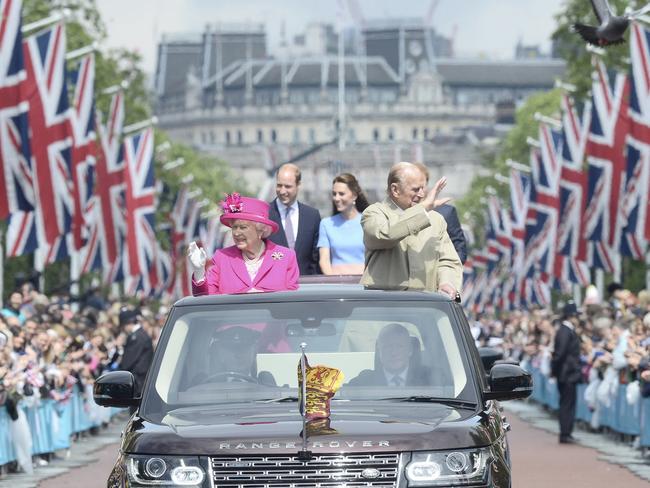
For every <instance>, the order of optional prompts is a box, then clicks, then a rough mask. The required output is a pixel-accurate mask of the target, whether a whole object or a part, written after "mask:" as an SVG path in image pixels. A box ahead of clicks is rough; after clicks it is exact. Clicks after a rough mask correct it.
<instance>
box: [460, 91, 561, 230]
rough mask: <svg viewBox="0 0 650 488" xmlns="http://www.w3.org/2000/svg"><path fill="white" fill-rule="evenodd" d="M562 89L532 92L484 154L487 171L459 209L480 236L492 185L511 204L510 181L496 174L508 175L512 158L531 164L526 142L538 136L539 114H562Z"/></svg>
mask: <svg viewBox="0 0 650 488" xmlns="http://www.w3.org/2000/svg"><path fill="white" fill-rule="evenodd" d="M560 97H561V92H560V91H559V90H552V91H549V92H540V93H538V94H535V95H533V96H531V97H530V98H529V99H528V100H527V101H526V103H525V104H524V105H523V106H522V107H521V108H519V109H518V110H517V114H516V116H515V125H514V127H513V128H512V129H511V130H510V131H509V132H508V134H507V135H506V137H505V138H504V139H503V140H502V141H501V142H500V144H499V146H498V147H497V148H496V151H493V152H491V153H485V154H483V156H482V157H483V168H484V171H483V174H480V175H478V176H475V177H474V179H473V180H472V183H471V185H470V189H469V191H468V192H467V195H465V197H463V198H462V199H461V200H459V201H458V210H459V212H460V215H462V216H463V219H464V220H468V219H469V222H470V223H471V224H472V225H473V227H474V232H475V234H476V235H477V236H478V237H481V236H482V231H483V227H484V224H485V208H486V207H485V203H484V201H483V199H484V197H485V196H486V195H487V194H488V187H491V188H493V189H494V191H495V192H496V194H497V195H498V196H499V197H501V200H502V202H504V203H505V204H508V202H509V195H510V189H509V188H508V185H506V184H503V183H501V182H499V181H498V180H497V179H496V178H495V175H497V174H500V175H504V176H505V175H507V174H508V170H509V168H508V165H507V163H506V161H508V160H509V159H511V160H513V161H516V162H519V163H521V164H524V165H528V162H529V161H528V158H529V153H530V148H529V146H528V143H527V142H526V140H527V138H528V137H533V138H535V139H536V138H537V137H538V130H539V129H538V127H539V122H538V121H536V120H535V114H536V113H540V114H542V115H546V116H549V117H556V118H557V117H559V115H560V114H559V108H560Z"/></svg>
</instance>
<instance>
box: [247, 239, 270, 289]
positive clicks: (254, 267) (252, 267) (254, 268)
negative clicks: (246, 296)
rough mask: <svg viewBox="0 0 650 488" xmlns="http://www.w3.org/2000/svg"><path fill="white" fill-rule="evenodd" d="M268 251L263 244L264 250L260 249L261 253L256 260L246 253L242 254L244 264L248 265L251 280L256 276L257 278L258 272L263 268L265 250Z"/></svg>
mask: <svg viewBox="0 0 650 488" xmlns="http://www.w3.org/2000/svg"><path fill="white" fill-rule="evenodd" d="M265 249H266V246H265V245H264V243H262V249H260V252H259V254H258V255H257V256H255V257H254V258H249V257H248V256H246V254H245V253H243V252H242V256H243V258H244V264H245V265H246V271H248V276H250V279H251V280H254V279H255V276H257V272H258V271H259V270H260V267H261V266H262V259H261V258H262V256H263V255H264V250H265Z"/></svg>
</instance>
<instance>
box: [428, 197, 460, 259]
mask: <svg viewBox="0 0 650 488" xmlns="http://www.w3.org/2000/svg"><path fill="white" fill-rule="evenodd" d="M434 210H435V211H436V212H438V213H439V214H440V215H442V216H443V217H444V219H445V222H447V234H449V238H450V239H451V242H452V243H453V244H454V248H455V249H456V252H457V253H458V257H459V258H460V261H461V262H462V263H463V264H465V261H467V244H466V243H465V233H464V232H463V229H462V227H461V226H460V221H459V220H458V213H456V208H455V207H454V206H453V205H449V204H448V203H444V204H442V205H440V206H438V207H435V208H434Z"/></svg>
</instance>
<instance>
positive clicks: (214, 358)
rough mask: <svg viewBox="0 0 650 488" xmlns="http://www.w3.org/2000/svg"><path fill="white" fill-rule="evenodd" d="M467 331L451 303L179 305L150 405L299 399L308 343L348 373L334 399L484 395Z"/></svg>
mask: <svg viewBox="0 0 650 488" xmlns="http://www.w3.org/2000/svg"><path fill="white" fill-rule="evenodd" d="M458 329H459V324H458V323H457V321H456V319H455V318H454V317H453V314H452V306H451V304H449V303H444V302H440V303H437V302H429V301H404V302H399V301H381V302H378V301H343V300H340V301H323V302H294V303H259V302H257V303H252V304H246V305H241V304H238V305H218V306H211V307H209V308H207V307H206V306H196V307H178V308H177V309H176V311H175V313H174V314H173V315H172V317H171V318H170V320H169V322H168V323H167V324H166V325H165V327H164V330H163V334H162V337H161V340H160V344H159V346H158V348H159V349H160V350H159V351H158V354H157V356H156V361H155V363H154V365H153V366H152V368H153V370H152V372H151V375H150V378H153V380H151V381H150V382H149V385H148V387H147V389H146V391H145V399H144V402H143V405H142V412H141V413H142V414H143V415H146V414H147V412H150V413H152V414H153V413H154V412H155V413H156V414H163V415H164V414H165V413H166V412H169V411H170V410H174V409H177V408H183V407H190V406H197V405H213V406H214V405H220V404H236V403H255V402H259V403H262V402H280V401H286V402H292V401H296V399H297V396H298V375H297V370H298V365H299V362H300V351H301V344H303V343H304V345H305V351H306V356H307V360H308V362H309V365H310V366H312V367H313V366H317V365H323V366H328V367H331V368H337V369H339V370H341V371H342V372H343V375H344V377H345V379H344V381H343V385H342V386H341V388H340V389H339V391H338V392H337V393H336V395H335V396H334V398H333V400H334V401H337V400H341V401H377V400H384V401H390V400H394V399H396V398H397V399H404V400H409V401H414V400H415V401H418V400H423V401H424V400H426V398H428V397H436V398H444V399H457V400H463V401H466V402H476V390H475V388H474V386H473V384H472V383H471V379H470V378H471V377H470V376H469V374H468V360H467V357H466V352H465V349H464V346H463V343H462V341H461V334H460V331H459V330H458ZM425 397H426V398H425Z"/></svg>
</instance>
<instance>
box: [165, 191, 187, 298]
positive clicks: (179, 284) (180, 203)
mask: <svg viewBox="0 0 650 488" xmlns="http://www.w3.org/2000/svg"><path fill="white" fill-rule="evenodd" d="M189 200H190V199H189V190H188V189H187V188H186V187H181V189H180V190H179V191H178V193H177V194H176V200H175V202H174V206H173V207H172V212H171V215H170V220H171V224H172V226H171V231H170V234H171V235H170V238H171V258H172V270H173V277H172V279H171V282H170V284H169V288H168V292H169V294H170V295H172V296H174V297H184V296H189V295H190V294H191V290H192V289H191V273H190V272H189V271H188V266H187V258H186V257H185V253H184V252H183V248H184V246H187V244H188V243H189V241H188V240H187V236H186V232H187V228H186V221H187V213H188V204H189Z"/></svg>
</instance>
